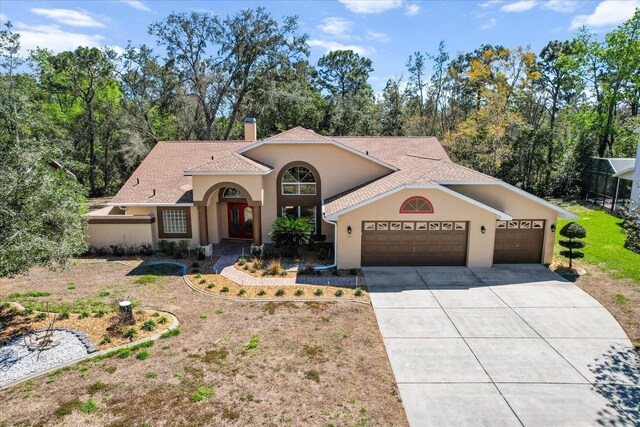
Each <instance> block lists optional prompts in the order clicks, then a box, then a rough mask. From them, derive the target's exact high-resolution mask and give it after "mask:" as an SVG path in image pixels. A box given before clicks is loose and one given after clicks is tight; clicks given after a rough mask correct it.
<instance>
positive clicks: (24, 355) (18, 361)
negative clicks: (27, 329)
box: [0, 331, 88, 387]
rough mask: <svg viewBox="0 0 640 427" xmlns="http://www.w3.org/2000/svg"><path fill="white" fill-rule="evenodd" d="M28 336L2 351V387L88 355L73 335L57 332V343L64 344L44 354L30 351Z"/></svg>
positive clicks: (0, 381) (0, 354) (0, 368)
mask: <svg viewBox="0 0 640 427" xmlns="http://www.w3.org/2000/svg"><path fill="white" fill-rule="evenodd" d="M30 335H33V334H30ZM28 336H29V335H26V336H25V335H23V336H20V337H16V338H13V339H11V340H9V341H8V342H6V343H5V344H3V345H2V346H1V347H0V387H2V386H4V385H6V384H9V383H10V382H13V381H16V380H20V379H22V378H25V377H27V376H29V375H31V374H35V373H37V372H42V371H46V370H47V369H51V368H55V367H56V366H60V365H63V364H65V363H68V362H71V361H73V360H76V359H78V358H80V357H82V356H85V355H87V354H88V353H87V348H86V347H85V345H84V344H83V343H82V342H81V341H80V339H78V337H77V336H76V335H75V334H74V333H72V332H67V331H53V339H54V340H57V341H60V344H59V345H58V346H56V347H54V348H52V349H49V350H43V351H29V349H28V348H27V346H26V345H25V339H24V338H25V337H28Z"/></svg>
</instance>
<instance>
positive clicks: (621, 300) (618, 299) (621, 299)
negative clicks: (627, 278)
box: [612, 294, 629, 305]
mask: <svg viewBox="0 0 640 427" xmlns="http://www.w3.org/2000/svg"><path fill="white" fill-rule="evenodd" d="M612 300H613V302H614V303H616V304H618V305H627V303H628V302H629V298H627V297H626V296H624V295H622V294H615V295H614V296H613V298H612Z"/></svg>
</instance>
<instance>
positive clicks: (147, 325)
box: [140, 319, 156, 331]
mask: <svg viewBox="0 0 640 427" xmlns="http://www.w3.org/2000/svg"><path fill="white" fill-rule="evenodd" d="M155 328H156V322H155V321H154V320H153V319H147V320H145V321H144V322H143V323H142V326H141V327H140V329H142V330H145V331H153V330H154V329H155Z"/></svg>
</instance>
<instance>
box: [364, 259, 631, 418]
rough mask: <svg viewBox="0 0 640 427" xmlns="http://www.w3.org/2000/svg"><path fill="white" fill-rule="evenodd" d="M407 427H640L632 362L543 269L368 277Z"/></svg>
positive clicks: (574, 292)
mask: <svg viewBox="0 0 640 427" xmlns="http://www.w3.org/2000/svg"><path fill="white" fill-rule="evenodd" d="M365 278H366V281H367V285H368V287H369V292H370V296H371V301H372V305H373V307H374V309H375V313H376V317H377V319H378V324H379V327H380V331H381V332H382V336H383V339H384V343H385V346H386V349H387V353H388V355H389V360H390V362H391V366H392V368H393V372H394V374H395V377H396V381H397V383H398V387H399V389H400V394H401V397H402V401H403V403H404V407H405V410H406V412H407V417H408V419H409V422H410V424H411V425H412V426H439V427H440V426H477V425H482V426H522V425H524V426H561V425H562V426H590V425H620V426H623V425H625V426H626V425H629V426H632V425H640V385H639V384H640V361H639V359H638V356H637V354H636V353H635V352H634V351H633V349H632V346H631V342H630V341H629V339H628V338H627V336H626V334H625V332H624V331H623V330H622V328H621V327H620V325H619V324H618V323H617V322H616V321H615V319H614V318H613V317H612V316H611V315H610V314H609V312H608V311H607V310H605V309H604V308H603V307H602V306H601V305H600V304H599V303H598V302H597V301H596V300H595V299H593V298H592V297H591V296H589V295H588V294H587V293H585V292H583V291H582V290H581V289H580V288H578V287H577V286H575V285H573V284H571V283H569V282H567V281H565V280H563V279H562V278H560V276H557V275H556V274H554V273H552V272H550V271H549V270H547V269H546V268H544V267H543V266H536V265H526V266H517V265H512V266H501V267H498V268H490V269H489V268H487V269H467V268H464V267H455V268H452V267H418V268H412V267H398V268H365Z"/></svg>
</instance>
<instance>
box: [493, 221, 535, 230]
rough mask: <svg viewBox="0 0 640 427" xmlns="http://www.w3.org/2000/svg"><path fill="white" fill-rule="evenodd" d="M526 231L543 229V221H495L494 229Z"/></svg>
mask: <svg viewBox="0 0 640 427" xmlns="http://www.w3.org/2000/svg"><path fill="white" fill-rule="evenodd" d="M505 228H506V229H511V230H516V229H518V230H528V229H532V228H533V229H541V228H544V220H534V219H524V220H513V221H496V229H502V230H504V229H505Z"/></svg>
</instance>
